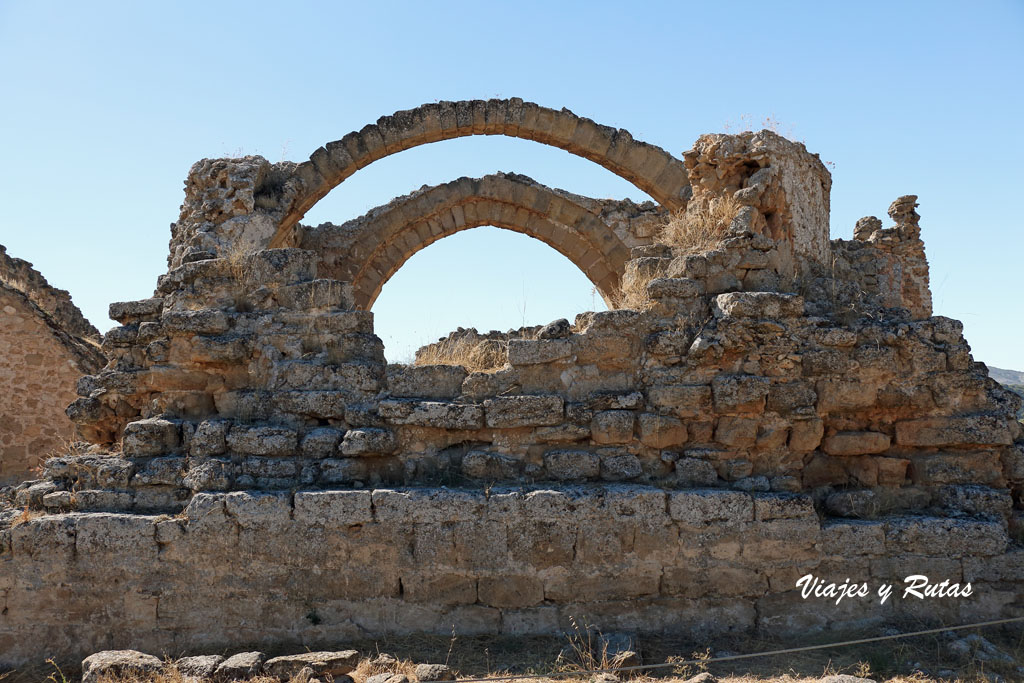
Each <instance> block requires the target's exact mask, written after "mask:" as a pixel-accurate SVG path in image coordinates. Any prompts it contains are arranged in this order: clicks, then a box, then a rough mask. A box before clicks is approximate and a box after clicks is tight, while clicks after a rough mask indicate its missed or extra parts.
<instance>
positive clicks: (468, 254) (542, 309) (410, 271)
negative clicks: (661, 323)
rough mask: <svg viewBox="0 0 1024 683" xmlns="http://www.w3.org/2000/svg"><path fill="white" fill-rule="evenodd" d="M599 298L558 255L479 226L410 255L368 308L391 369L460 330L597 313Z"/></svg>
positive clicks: (512, 234) (506, 232)
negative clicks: (391, 364)
mask: <svg viewBox="0 0 1024 683" xmlns="http://www.w3.org/2000/svg"><path fill="white" fill-rule="evenodd" d="M605 308H606V306H605V304H604V302H603V301H602V299H601V296H600V294H598V293H597V291H596V289H595V288H594V287H593V285H592V284H591V283H590V281H589V280H588V279H587V278H586V276H585V275H584V274H583V273H582V272H581V271H580V270H579V269H578V268H576V267H575V266H574V265H573V264H572V263H571V262H570V261H568V260H567V259H566V258H565V257H564V256H562V255H561V254H559V253H558V252H556V251H555V250H553V249H551V248H549V247H548V246H547V245H546V244H544V243H542V242H540V241H538V240H536V239H530V238H528V237H527V236H525V235H523V234H521V233H515V232H512V231H509V230H505V229H501V228H497V227H494V226H480V227H478V228H473V229H468V230H465V231H461V232H459V233H457V234H454V235H451V236H448V237H446V238H444V239H441V240H439V241H437V242H436V243H434V244H432V245H431V246H430V248H428V249H423V250H422V251H419V252H417V253H416V254H415V255H413V256H412V257H411V258H410V259H409V260H408V262H407V263H406V264H405V265H404V266H403V267H402V268H401V269H400V270H399V271H398V272H397V273H396V274H395V276H394V277H393V278H391V279H390V280H389V281H388V282H387V284H386V285H385V286H384V288H383V289H382V291H381V294H380V296H379V297H378V298H377V300H376V301H375V302H374V305H373V313H374V331H375V333H376V334H377V336H379V337H380V338H381V340H382V341H383V342H384V354H385V356H386V358H387V360H388V361H389V362H392V363H396V362H397V363H411V362H412V361H413V360H414V356H415V352H416V351H417V349H419V348H421V347H423V346H425V345H428V344H432V343H435V342H437V341H438V340H439V339H441V338H444V337H447V336H448V335H449V334H450V333H452V332H454V331H456V330H458V329H459V328H476V330H478V331H479V332H480V333H481V335H484V334H486V333H488V332H490V331H491V330H498V331H501V332H506V331H510V330H517V329H519V328H522V327H530V326H535V325H543V324H546V323H548V322H551V321H553V320H557V319H558V318H567V319H568V320H569V321H570V322H572V321H573V319H574V316H575V315H576V314H577V313H582V312H584V311H601V310H605Z"/></svg>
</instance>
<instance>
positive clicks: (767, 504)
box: [754, 493, 817, 522]
mask: <svg viewBox="0 0 1024 683" xmlns="http://www.w3.org/2000/svg"><path fill="white" fill-rule="evenodd" d="M754 519H756V520H757V521H759V522H765V521H769V520H773V519H814V520H815V521H817V514H816V513H815V511H814V501H813V500H812V499H811V497H810V496H804V495H793V494H785V493H766V494H759V495H755V496H754Z"/></svg>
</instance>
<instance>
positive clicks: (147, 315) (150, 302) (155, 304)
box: [107, 297, 164, 325]
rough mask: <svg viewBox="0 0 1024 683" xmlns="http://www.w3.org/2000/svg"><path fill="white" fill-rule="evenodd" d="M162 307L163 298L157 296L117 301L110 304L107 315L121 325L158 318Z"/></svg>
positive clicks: (151, 320)
mask: <svg viewBox="0 0 1024 683" xmlns="http://www.w3.org/2000/svg"><path fill="white" fill-rule="evenodd" d="M163 308H164V300H163V299H161V298H159V297H157V298H152V299H140V300H138V301H117V302H114V303H112V304H110V306H109V307H108V309H107V315H109V316H110V318H111V319H112V320H116V321H117V322H119V323H121V324H122V325H132V324H136V323H140V322H153V321H156V320H159V319H160V313H161V312H162V311H163Z"/></svg>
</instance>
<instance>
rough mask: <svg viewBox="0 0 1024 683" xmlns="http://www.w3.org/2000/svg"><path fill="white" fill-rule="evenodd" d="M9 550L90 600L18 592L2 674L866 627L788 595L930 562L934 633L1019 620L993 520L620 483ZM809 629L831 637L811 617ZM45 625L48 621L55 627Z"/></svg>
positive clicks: (906, 609) (34, 538)
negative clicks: (830, 508)
mask: <svg viewBox="0 0 1024 683" xmlns="http://www.w3.org/2000/svg"><path fill="white" fill-rule="evenodd" d="M0 539H2V540H3V544H2V546H0V548H2V554H0V562H3V567H4V574H3V575H4V576H6V577H25V578H27V577H29V576H36V575H37V574H36V573H37V572H39V571H40V570H41V568H43V567H44V566H45V567H46V571H47V572H48V574H47V577H48V578H46V579H43V581H44V584H43V585H46V584H48V583H51V582H52V583H54V584H57V583H59V584H61V585H68V586H77V585H81V586H89V588H90V590H89V591H74V592H73V593H68V594H66V596H64V597H63V598H62V599H60V600H56V599H55V600H49V599H45V597H44V594H41V593H40V588H39V587H38V586H37V585H35V584H33V583H32V582H30V581H21V580H19V581H16V582H14V583H13V584H12V585H11V587H10V588H9V589H8V590H7V593H6V602H5V604H6V606H7V613H6V614H5V615H3V621H2V623H0V653H2V654H0V664H2V665H5V666H22V665H24V664H25V663H28V662H32V661H35V658H37V656H38V653H39V651H40V649H39V644H38V642H37V640H36V639H35V638H26V637H24V635H25V634H35V635H36V636H38V637H42V636H43V635H45V636H46V638H47V642H46V648H47V654H48V655H52V656H56V657H58V658H59V659H64V658H72V657H74V656H77V655H78V654H79V653H81V652H82V649H83V648H87V647H90V645H89V643H94V642H97V640H96V639H97V638H100V639H102V641H101V642H104V643H106V646H108V647H115V648H116V647H127V646H129V645H130V646H131V647H133V648H138V649H140V650H143V651H146V652H151V653H158V654H163V653H168V654H169V653H174V652H179V651H181V650H183V649H186V648H192V649H193V651H194V648H195V647H196V643H203V647H204V649H206V650H207V651H210V650H223V649H230V648H231V647H232V644H233V643H240V642H244V643H247V644H249V645H250V646H252V647H260V648H263V647H268V646H270V645H272V644H273V645H277V646H278V647H285V646H288V647H295V648H296V649H304V648H303V647H302V646H305V647H308V648H310V649H312V650H318V649H319V648H321V647H322V646H324V645H327V644H329V643H337V642H338V641H339V640H343V639H345V638H354V637H357V636H358V635H360V634H362V633H384V632H390V633H411V632H427V633H438V634H446V635H447V634H450V633H451V630H452V626H453V625H454V626H455V628H456V632H457V633H459V634H463V633H487V632H492V633H508V634H529V633H552V634H553V633H558V632H559V631H561V630H564V629H568V628H569V627H570V623H569V619H570V617H572V618H575V619H581V618H584V617H585V618H586V619H587V623H589V624H591V625H593V626H595V627H598V628H601V629H602V630H603V631H605V632H610V631H627V632H634V633H684V634H690V635H697V634H703V635H705V636H706V635H708V634H712V633H724V632H729V631H734V630H738V629H750V628H764V629H768V630H771V631H772V632H773V633H776V634H778V633H780V632H788V633H801V632H802V633H807V632H810V631H816V630H821V629H824V628H848V627H854V626H857V625H858V624H859V623H860V620H862V619H865V618H867V619H878V618H879V616H878V615H877V610H878V606H877V604H875V602H874V601H866V602H865V601H861V602H855V603H853V604H850V605H849V611H847V610H846V609H844V610H841V611H832V612H829V611H828V610H827V609H826V607H827V605H828V604H829V603H824V602H822V601H820V600H811V601H809V602H808V601H804V600H801V599H800V598H799V595H798V591H797V589H796V588H795V586H794V580H795V579H796V578H798V577H799V576H802V575H804V574H806V573H816V574H821V573H827V572H829V571H831V570H830V569H829V567H836V566H839V567H844V568H847V569H844V575H845V573H848V571H847V570H849V571H852V569H850V568H853V567H856V568H858V569H857V572H858V576H857V578H858V579H860V580H862V581H874V582H878V581H882V580H886V581H889V580H892V579H893V578H897V580H898V581H900V582H902V577H903V573H902V572H909V573H914V572H917V571H920V570H921V569H922V568H926V567H931V568H932V570H930V571H926V573H931V574H935V573H936V572H938V573H940V574H941V575H942V578H944V579H951V580H952V579H956V580H963V579H961V576H963V577H964V579H966V578H967V574H966V573H967V572H969V573H970V580H972V581H974V582H975V583H974V586H975V591H976V593H977V594H978V596H979V599H978V600H959V601H947V602H945V603H943V605H942V607H941V613H942V614H943V615H944V616H945V618H948V619H951V620H954V621H967V620H970V619H973V618H977V617H979V616H980V615H990V616H999V615H1009V614H1013V613H1014V611H1013V609H1014V608H1013V607H1012V605H1011V602H1012V595H1014V593H1015V591H1019V588H1020V579H1021V577H1020V575H1019V571H1018V570H1016V569H1014V568H1013V566H1014V565H1012V564H1007V562H1009V560H1004V559H1002V558H1004V557H1006V552H1007V548H1008V547H1012V545H1011V541H1010V539H1009V537H1008V534H1007V530H1006V528H1005V527H1004V526H1003V525H1002V524H1001V523H1000V522H999V521H996V520H991V519H985V518H983V517H961V518H957V519H951V518H942V517H932V516H916V517H906V516H890V517H885V518H881V519H877V520H866V521H843V520H841V521H828V520H826V521H824V522H823V521H822V520H821V519H820V518H819V515H818V513H817V512H816V510H815V506H814V501H813V499H812V498H811V497H810V496H808V495H800V494H777V493H746V492H741V491H729V490H723V489H694V490H679V491H665V490H663V489H659V488H655V487H648V486H636V485H622V484H616V485H604V486H595V487H588V488H583V487H563V488H556V489H550V488H527V489H521V488H516V489H508V488H493V489H491V490H490V491H489V492H486V491H484V490H483V489H467V490H451V489H422V488H419V489H416V488H414V489H376V490H373V491H369V490H363V491H317V492H313V491H310V492H299V493H297V494H296V496H295V497H294V500H293V499H292V498H291V497H290V496H288V495H287V494H267V493H255V492H235V493H218V494H200V495H197V496H195V497H194V498H193V499H192V501H191V503H190V504H189V507H188V508H187V510H186V511H185V514H184V515H182V516H180V517H179V518H170V517H167V516H163V515H156V516H147V515H137V514H135V515H123V514H101V513H72V514H65V515H45V516H41V517H37V518H34V519H30V520H28V521H27V522H24V523H22V524H19V525H18V526H15V527H13V528H11V529H9V530H5V531H3V532H2V534H0ZM697 539H700V541H699V542H700V546H699V548H698V547H695V546H694V545H693V543H694V542H695V541H696V540H697ZM1016 552H1018V554H1019V551H1016ZM356 558H364V559H366V560H367V561H366V562H360V561H357V560H356ZM976 565H977V567H983V569H981V570H979V569H977V567H976ZM111 566H116V567H117V568H118V572H119V575H120V577H121V580H120V581H119V582H117V583H114V582H111V581H109V571H110V567H111ZM844 578H845V576H844ZM37 580H38V579H37ZM228 583H230V584H231V585H232V586H233V587H232V588H231V599H225V592H224V591H225V586H226V585H227V584H228ZM400 587H401V588H400ZM68 601H72V602H73V604H74V605H75V609H74V610H68V604H69V602H68ZM809 605H810V606H809ZM313 609H315V613H316V619H311V618H310V617H309V615H310V613H311V610H313ZM919 609H920V604H918V603H917V602H916V601H907V600H900V599H898V598H895V597H894V599H893V601H892V602H891V603H890V606H889V607H888V610H891V612H889V615H890V616H891V617H899V616H901V615H903V616H909V615H912V614H913V615H916V614H918V610H919ZM821 614H826V615H827V620H828V621H827V625H826V623H825V622H824V620H823V618H821V617H818V618H817V619H818V620H816V621H813V620H812V621H811V622H809V621H807V620H808V618H810V616H812V615H821ZM58 618H59V619H60V628H56V629H55V628H52V627H50V626H49V624H50V623H52V622H53V620H55V619H58ZM235 649H237V646H236V648H235ZM355 656H356V655H355V654H354V653H352V652H338V653H324V652H313V653H310V654H307V655H298V656H287V657H280V658H276V659H269V660H267V661H266V662H264V661H263V659H262V656H260V655H259V653H251V655H249V656H248V658H247V657H246V656H244V655H235V656H233V657H231V658H229V659H227V660H225V661H223V662H222V663H220V664H219V666H218V671H219V672H220V673H227V672H228V671H231V672H236V673H242V672H246V673H248V672H256V671H260V670H262V671H264V672H268V673H271V674H273V675H278V676H283V675H286V674H288V673H294V672H296V671H297V670H298V669H300V668H301V667H303V666H311V667H313V668H314V670H315V671H324V672H327V671H330V672H332V673H334V674H335V675H338V674H341V673H345V672H346V671H349V670H351V667H352V666H353V664H354V658H355ZM151 659H152V660H155V661H154V662H151V663H152V664H154V666H159V665H160V660H159V659H156V658H155V657H154V658H151ZM132 661H135V659H132ZM147 661H149V660H147Z"/></svg>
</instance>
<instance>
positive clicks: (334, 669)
mask: <svg viewBox="0 0 1024 683" xmlns="http://www.w3.org/2000/svg"><path fill="white" fill-rule="evenodd" d="M358 664H359V652H357V651H356V650H341V651H339V652H304V653H302V654H300V655H286V656H284V657H274V658H273V659H268V660H267V661H266V662H264V664H263V672H264V673H266V674H267V675H270V676H277V677H278V678H279V679H281V680H286V679H287V680H294V679H295V677H296V676H297V675H298V673H299V672H300V671H302V670H303V669H305V668H307V667H309V668H310V669H312V670H313V673H314V674H315V675H316V676H331V677H332V678H333V679H334V680H337V679H339V678H340V677H341V676H344V675H345V674H347V673H349V672H351V671H354V670H355V668H356V666H357V665H358Z"/></svg>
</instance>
